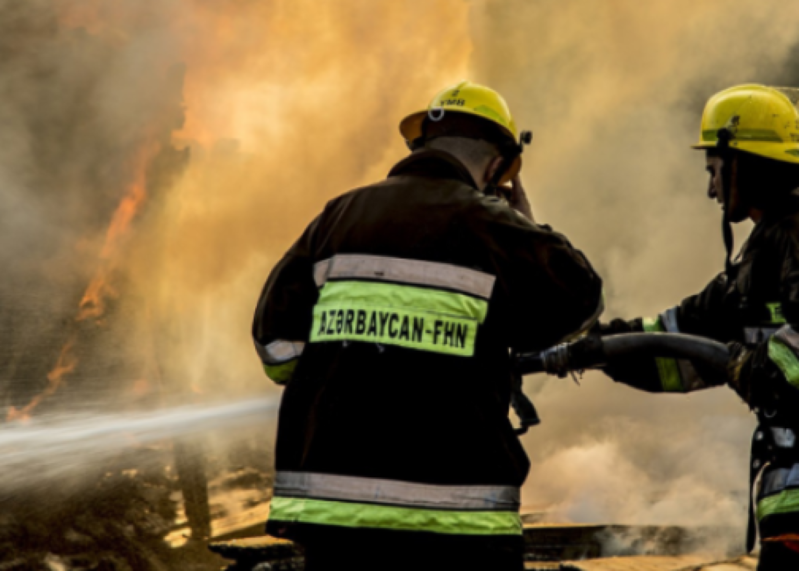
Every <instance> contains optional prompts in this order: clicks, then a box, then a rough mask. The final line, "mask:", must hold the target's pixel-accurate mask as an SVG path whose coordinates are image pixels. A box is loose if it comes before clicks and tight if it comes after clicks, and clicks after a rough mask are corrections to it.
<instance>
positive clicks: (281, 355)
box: [255, 339, 305, 365]
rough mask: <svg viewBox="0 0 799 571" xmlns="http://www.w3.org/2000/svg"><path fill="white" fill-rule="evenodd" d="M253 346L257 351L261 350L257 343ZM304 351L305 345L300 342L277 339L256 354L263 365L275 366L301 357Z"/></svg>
mask: <svg viewBox="0 0 799 571" xmlns="http://www.w3.org/2000/svg"><path fill="white" fill-rule="evenodd" d="M255 346H256V347H257V348H259V349H260V348H261V346H260V345H259V343H258V342H257V341H256V342H255ZM304 349H305V343H303V342H302V341H285V340H283V339H278V340H277V341H272V342H271V343H270V344H269V345H266V346H265V347H263V350H262V351H261V350H259V351H258V354H259V355H261V360H262V361H263V362H264V364H265V365H277V364H279V363H285V362H286V361H291V360H292V359H296V358H297V357H299V356H300V355H302V352H303V350H304Z"/></svg>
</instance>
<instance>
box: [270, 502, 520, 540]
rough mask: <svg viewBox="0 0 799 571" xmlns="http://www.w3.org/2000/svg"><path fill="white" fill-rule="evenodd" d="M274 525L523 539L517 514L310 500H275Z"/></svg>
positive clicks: (272, 511) (271, 514) (272, 508)
mask: <svg viewBox="0 0 799 571" xmlns="http://www.w3.org/2000/svg"><path fill="white" fill-rule="evenodd" d="M269 519H270V521H285V522H295V523H312V524H319V525H335V526H341V527H357V528H371V529H389V530H397V531H420V532H430V533H446V534H454V535H521V533H522V524H521V519H520V518H519V514H518V513H517V512H493V511H451V510H431V509H416V508H401V507H395V506H380V505H374V504H360V503H354V502H333V501H328V500H316V499H307V498H282V497H274V498H272V503H271V505H270V508H269Z"/></svg>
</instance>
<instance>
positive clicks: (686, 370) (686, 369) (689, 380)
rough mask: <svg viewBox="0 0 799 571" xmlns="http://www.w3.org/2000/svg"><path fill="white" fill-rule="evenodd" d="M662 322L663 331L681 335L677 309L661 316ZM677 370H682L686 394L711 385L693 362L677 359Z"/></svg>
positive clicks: (681, 374) (669, 310)
mask: <svg viewBox="0 0 799 571" xmlns="http://www.w3.org/2000/svg"><path fill="white" fill-rule="evenodd" d="M660 321H661V323H663V329H665V330H666V332H667V333H680V325H679V323H678V322H677V308H676V307H672V308H671V309H667V310H666V311H664V312H663V313H661V314H660ZM676 361H677V368H678V369H679V370H680V378H681V380H682V388H683V390H684V391H685V392H691V391H698V390H701V389H704V388H707V387H708V386H709V385H708V384H707V383H706V382H705V381H704V380H703V379H702V377H701V376H699V373H697V372H696V369H695V368H694V366H693V364H692V363H691V361H687V360H685V359H677V360H676Z"/></svg>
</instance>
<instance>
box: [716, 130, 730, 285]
mask: <svg viewBox="0 0 799 571" xmlns="http://www.w3.org/2000/svg"><path fill="white" fill-rule="evenodd" d="M717 137H718V143H716V149H717V150H718V153H719V158H720V159H721V199H722V203H723V205H724V216H723V217H722V219H721V232H722V235H723V236H724V248H725V249H726V251H727V257H726V259H725V260H724V269H725V271H726V273H727V275H728V276H732V252H733V247H734V238H733V234H732V221H731V220H730V194H731V192H732V160H733V157H732V151H731V149H730V140H731V139H732V137H733V134H732V132H731V131H730V130H729V129H727V128H723V129H719V130H718V133H717Z"/></svg>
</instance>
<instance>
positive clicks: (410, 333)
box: [310, 281, 488, 357]
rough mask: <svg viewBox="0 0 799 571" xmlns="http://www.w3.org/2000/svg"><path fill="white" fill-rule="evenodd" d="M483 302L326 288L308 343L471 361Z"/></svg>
mask: <svg viewBox="0 0 799 571" xmlns="http://www.w3.org/2000/svg"><path fill="white" fill-rule="evenodd" d="M487 312H488V302H487V301H485V300H482V299H478V298H475V297H471V296H468V295H463V294H459V293H452V292H447V291H440V290H434V289H425V288H418V287H413V286H406V285H397V284H387V283H375V282H359V281H335V282H327V283H326V284H325V285H324V287H323V288H322V290H321V292H320V295H319V302H318V303H317V304H316V306H315V307H314V310H313V325H312V329H311V335H310V341H311V342H312V343H318V342H324V341H345V340H349V341H362V342H366V343H383V344H387V345H398V346H400V347H406V348H409V349H418V350H422V351H431V352H436V353H446V354H449V355H458V356H464V357H470V356H472V355H473V354H474V344H475V339H476V337H477V328H478V326H479V324H481V323H482V322H483V321H484V320H485V317H486V313H487Z"/></svg>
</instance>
